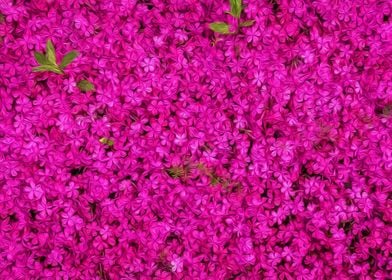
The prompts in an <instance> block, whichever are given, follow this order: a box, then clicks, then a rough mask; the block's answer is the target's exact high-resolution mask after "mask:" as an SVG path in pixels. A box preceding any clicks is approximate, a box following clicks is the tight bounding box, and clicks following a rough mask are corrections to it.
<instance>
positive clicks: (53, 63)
mask: <svg viewBox="0 0 392 280" xmlns="http://www.w3.org/2000/svg"><path fill="white" fill-rule="evenodd" d="M77 56H78V53H77V52H76V51H70V52H69V53H67V54H66V55H65V56H64V57H63V59H62V61H61V63H60V65H58V64H57V60H56V49H55V48H54V46H53V43H52V41H51V40H48V41H47V42H46V51H45V55H44V54H43V53H40V52H34V58H35V60H36V61H37V63H38V64H39V65H40V66H37V67H34V68H33V72H53V73H56V74H64V71H63V69H64V68H65V67H66V66H67V65H69V64H70V63H71V62H72V61H73V60H74V59H75V58H76V57H77Z"/></svg>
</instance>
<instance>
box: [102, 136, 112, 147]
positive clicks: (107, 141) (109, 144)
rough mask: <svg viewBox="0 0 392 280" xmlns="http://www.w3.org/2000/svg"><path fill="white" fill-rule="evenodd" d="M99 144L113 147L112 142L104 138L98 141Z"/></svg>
mask: <svg viewBox="0 0 392 280" xmlns="http://www.w3.org/2000/svg"><path fill="white" fill-rule="evenodd" d="M99 142H101V144H104V145H108V146H109V147H111V146H113V145H114V142H113V140H110V139H108V138H106V137H102V138H101V139H99Z"/></svg>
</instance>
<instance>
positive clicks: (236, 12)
mask: <svg viewBox="0 0 392 280" xmlns="http://www.w3.org/2000/svg"><path fill="white" fill-rule="evenodd" d="M242 11H243V5H242V0H230V11H227V12H226V13H227V14H229V15H231V16H232V17H234V18H236V19H237V21H238V22H239V27H250V26H252V25H253V24H254V23H255V20H246V21H243V22H240V18H241V13H242ZM210 29H211V30H212V31H214V32H217V33H220V34H233V32H230V26H229V24H227V23H226V22H221V21H216V22H213V23H210ZM237 32H238V30H237ZM237 32H234V33H237Z"/></svg>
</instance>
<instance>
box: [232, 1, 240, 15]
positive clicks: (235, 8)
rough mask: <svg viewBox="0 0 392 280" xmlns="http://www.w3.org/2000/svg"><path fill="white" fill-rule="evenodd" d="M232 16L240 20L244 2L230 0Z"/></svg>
mask: <svg viewBox="0 0 392 280" xmlns="http://www.w3.org/2000/svg"><path fill="white" fill-rule="evenodd" d="M230 8H231V10H230V14H231V15H232V16H233V17H236V18H240V17H241V12H242V0H230Z"/></svg>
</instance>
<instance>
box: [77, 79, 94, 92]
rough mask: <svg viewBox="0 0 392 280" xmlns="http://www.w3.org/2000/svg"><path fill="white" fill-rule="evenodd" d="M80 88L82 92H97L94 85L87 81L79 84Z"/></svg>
mask: <svg viewBox="0 0 392 280" xmlns="http://www.w3.org/2000/svg"><path fill="white" fill-rule="evenodd" d="M78 88H79V89H80V90H81V91H85V92H86V91H92V90H95V87H94V85H93V84H92V83H90V82H89V81H87V80H81V81H80V82H79V83H78Z"/></svg>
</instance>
